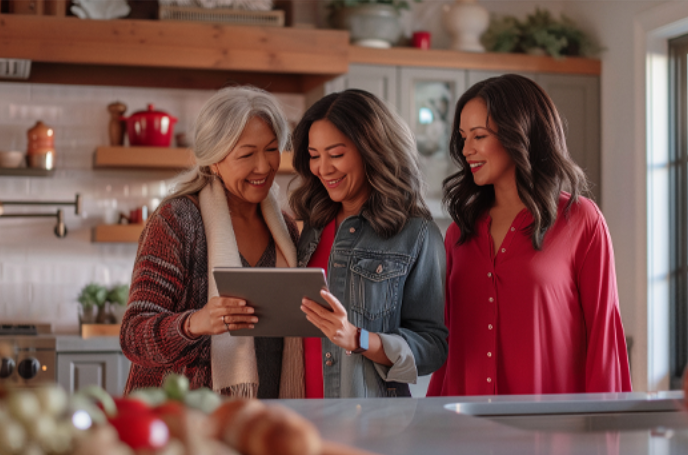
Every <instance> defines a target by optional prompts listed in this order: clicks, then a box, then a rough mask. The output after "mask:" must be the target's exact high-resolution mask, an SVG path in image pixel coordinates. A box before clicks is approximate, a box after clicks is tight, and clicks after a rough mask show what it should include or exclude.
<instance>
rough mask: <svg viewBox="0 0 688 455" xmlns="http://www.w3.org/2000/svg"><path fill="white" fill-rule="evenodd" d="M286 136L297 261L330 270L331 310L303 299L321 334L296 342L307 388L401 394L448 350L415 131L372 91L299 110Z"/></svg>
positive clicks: (437, 243) (325, 392)
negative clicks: (298, 229)
mask: <svg viewBox="0 0 688 455" xmlns="http://www.w3.org/2000/svg"><path fill="white" fill-rule="evenodd" d="M293 142H294V167H295V169H296V171H297V172H298V174H299V177H300V178H301V180H300V182H301V183H300V185H299V187H298V188H296V189H295V191H294V192H293V193H292V195H291V198H290V202H291V207H292V209H293V210H294V213H295V214H296V217H297V219H302V220H303V221H304V229H303V232H302V234H301V239H300V241H299V246H298V257H299V266H300V267H306V266H309V267H321V268H323V269H325V270H326V271H327V278H328V286H329V292H326V291H323V292H322V296H323V298H324V299H326V300H327V301H328V302H329V304H330V306H331V307H332V308H333V311H332V312H330V311H327V310H325V309H324V308H322V307H320V306H319V305H318V304H316V303H315V302H313V301H312V300H309V299H304V300H303V306H302V310H303V311H304V312H305V313H306V315H307V317H308V320H309V321H311V322H312V323H313V324H314V325H315V326H317V327H318V328H319V329H320V330H322V332H323V333H324V334H325V336H326V337H327V339H325V340H323V341H322V343H321V342H320V339H319V338H316V339H306V340H305V341H304V347H305V358H306V396H307V397H313V398H316V397H324V398H338V397H342V398H345V397H386V396H410V391H409V386H408V384H410V383H415V382H416V380H417V378H418V376H421V375H427V374H430V373H432V372H433V371H435V370H437V369H438V368H440V367H441V366H442V364H443V363H444V361H445V359H446V356H447V342H446V338H447V329H446V328H445V326H444V322H443V317H444V274H445V259H444V256H445V255H444V246H443V242H442V234H441V233H440V230H439V229H438V228H437V225H435V223H434V222H433V221H432V217H431V215H430V211H429V210H428V208H427V206H426V205H425V202H424V201H423V197H422V195H421V191H422V188H421V186H422V184H421V182H422V180H421V174H420V170H419V165H418V159H417V152H416V146H415V140H414V138H413V134H412V133H411V131H410V129H409V127H408V126H407V125H406V124H405V123H404V122H403V121H402V120H401V119H400V118H399V116H397V115H396V114H395V113H394V112H392V111H391V110H390V109H388V108H387V107H386V106H385V105H384V103H383V102H382V101H380V100H379V99H378V98H376V97H375V96H374V95H372V94H370V93H368V92H365V91H362V90H346V91H344V92H340V93H334V94H331V95H328V96H326V97H324V98H323V99H321V100H320V101H318V102H317V103H315V104H314V105H313V106H312V107H311V108H310V109H308V111H307V112H306V114H305V115H304V117H303V119H302V120H301V122H300V123H299V124H298V126H297V127H296V129H295V130H294V138H293ZM352 354H354V355H352Z"/></svg>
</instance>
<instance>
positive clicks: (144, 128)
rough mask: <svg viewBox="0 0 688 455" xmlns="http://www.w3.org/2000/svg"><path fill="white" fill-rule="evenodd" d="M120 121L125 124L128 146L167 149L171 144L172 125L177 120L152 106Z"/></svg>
mask: <svg viewBox="0 0 688 455" xmlns="http://www.w3.org/2000/svg"><path fill="white" fill-rule="evenodd" d="M121 120H124V121H125V122H127V136H128V137H129V145H146V146H154V147H169V146H170V144H171V143H172V136H173V133H174V124H175V123H177V118H176V117H173V116H171V115H169V114H168V113H166V112H162V111H156V110H154V109H153V105H152V104H149V105H148V110H145V111H138V112H134V113H133V114H131V115H130V116H129V117H126V116H123V117H121Z"/></svg>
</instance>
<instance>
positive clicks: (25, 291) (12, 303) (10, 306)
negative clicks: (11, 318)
mask: <svg viewBox="0 0 688 455" xmlns="http://www.w3.org/2000/svg"><path fill="white" fill-rule="evenodd" d="M29 289H30V285H29V284H28V283H0V303H3V304H4V305H5V307H6V308H7V310H8V311H10V312H13V311H15V310H16V308H17V307H22V306H25V305H26V304H28V302H29V297H30V294H29Z"/></svg>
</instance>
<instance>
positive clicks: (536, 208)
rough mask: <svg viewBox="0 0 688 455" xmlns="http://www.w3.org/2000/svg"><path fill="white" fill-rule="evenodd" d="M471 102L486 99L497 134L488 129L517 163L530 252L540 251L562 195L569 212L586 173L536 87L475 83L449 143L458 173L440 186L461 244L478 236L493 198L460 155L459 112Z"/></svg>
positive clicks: (518, 80)
mask: <svg viewBox="0 0 688 455" xmlns="http://www.w3.org/2000/svg"><path fill="white" fill-rule="evenodd" d="M474 98H481V99H482V100H483V101H485V104H486V105H487V115H488V118H489V119H490V120H491V121H492V123H493V124H494V125H496V131H492V130H490V131H491V132H492V134H495V135H496V136H497V138H498V139H499V142H500V143H501V144H502V146H503V147H504V148H505V149H506V151H507V152H508V153H509V155H510V156H511V159H512V160H513V162H514V164H515V165H516V186H517V188H518V196H519V197H520V198H521V201H523V203H524V204H525V206H526V208H527V209H528V210H529V211H530V213H531V214H532V216H533V223H532V224H531V226H530V229H531V235H532V241H533V248H535V249H536V250H540V249H541V248H542V242H543V239H544V236H545V234H546V233H547V230H548V229H549V228H551V227H552V226H553V225H554V222H555V221H556V219H557V206H558V202H559V194H560V193H561V191H568V192H570V193H571V199H570V200H569V202H568V205H567V206H566V210H567V211H568V209H569V208H570V207H571V204H573V203H574V202H576V201H577V200H578V196H580V195H581V194H583V193H585V192H586V191H587V188H588V184H587V180H586V177H585V174H584V173H583V171H582V170H581V168H580V167H578V166H577V165H576V164H575V163H574V162H573V161H572V160H571V157H570V156H569V152H568V148H567V147H566V137H565V134H564V127H563V125H562V121H561V119H560V117H559V113H558V112H557V109H556V107H555V106H554V103H553V102H552V100H551V99H550V97H549V96H548V95H547V93H545V91H544V90H543V89H542V88H541V87H540V86H539V85H537V84H536V83H535V82H533V81H532V80H530V79H528V78H525V77H523V76H518V75H516V74H506V75H504V76H500V77H493V78H490V79H487V80H484V81H481V82H478V83H477V84H475V85H474V86H472V87H471V88H470V89H468V91H467V92H465V93H464V94H463V96H461V99H459V102H458V103H457V105H456V114H455V116H454V126H453V128H452V135H451V140H450V143H449V154H450V156H451V158H452V161H454V162H455V163H456V164H457V165H458V166H459V171H458V172H456V173H455V174H453V175H451V176H449V177H447V178H446V179H445V180H444V182H443V190H444V197H443V202H444V205H445V207H446V208H447V211H448V212H449V214H450V215H451V217H452V219H453V220H454V222H456V224H457V225H458V226H459V228H460V230H461V236H460V237H459V244H461V243H464V242H466V241H468V240H470V239H471V238H472V237H474V236H475V235H476V221H477V219H478V218H479V217H480V216H481V215H482V214H483V213H484V212H485V211H486V210H489V209H490V207H492V205H493V204H494V200H495V194H494V187H493V186H492V185H485V186H482V187H481V186H478V185H476V184H475V182H474V181H473V176H472V174H471V172H470V167H469V166H468V163H467V162H466V158H465V157H464V156H463V145H464V140H463V138H462V137H461V133H460V132H459V125H460V122H461V112H462V111H463V108H464V106H465V105H466V103H468V102H469V101H470V100H472V99H474ZM487 120H488V119H487V118H486V119H485V125H486V126H488V121H487ZM488 129H489V128H488Z"/></svg>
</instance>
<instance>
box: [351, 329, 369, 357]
mask: <svg viewBox="0 0 688 455" xmlns="http://www.w3.org/2000/svg"><path fill="white" fill-rule="evenodd" d="M356 345H357V346H358V347H357V348H356V349H354V350H353V351H346V355H351V354H361V353H362V352H366V351H367V350H368V331H367V330H366V329H362V328H360V327H357V328H356Z"/></svg>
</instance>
